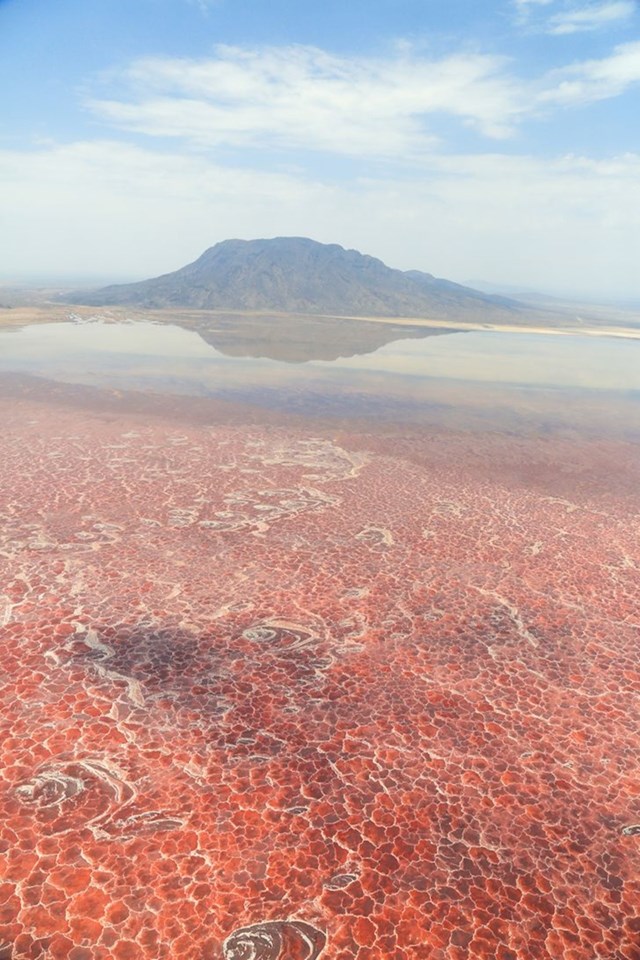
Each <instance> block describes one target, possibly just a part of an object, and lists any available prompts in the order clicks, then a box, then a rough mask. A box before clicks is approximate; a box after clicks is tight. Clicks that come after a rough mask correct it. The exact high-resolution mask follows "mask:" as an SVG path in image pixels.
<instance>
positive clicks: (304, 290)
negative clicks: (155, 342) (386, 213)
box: [60, 237, 525, 321]
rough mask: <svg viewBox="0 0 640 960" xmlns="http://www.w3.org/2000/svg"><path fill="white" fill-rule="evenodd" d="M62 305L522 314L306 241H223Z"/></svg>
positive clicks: (456, 287) (495, 299) (465, 290)
mask: <svg viewBox="0 0 640 960" xmlns="http://www.w3.org/2000/svg"><path fill="white" fill-rule="evenodd" d="M60 299H62V300H64V301H65V302H75V303H84V304H87V305H90V306H109V305H127V304H130V305H135V306H140V307H148V308H154V309H158V308H160V309H163V308H171V307H174V308H177V307H190V308H192V309H202V310H247V311H259V310H276V311H283V312H288V313H304V314H309V315H314V314H318V315H332V316H340V315H343V316H345V315H350V316H382V317H403V316H404V317H420V316H428V317H432V318H434V319H435V318H440V319H453V318H458V319H461V318H462V317H464V316H468V317H469V318H474V319H483V318H484V317H486V318H487V319H489V318H490V317H491V318H495V317H496V316H498V317H501V318H502V319H505V318H506V319H510V320H511V321H513V320H514V319H516V318H517V317H518V315H519V314H520V312H521V311H522V310H523V309H525V308H524V305H523V304H519V303H518V302H517V301H512V300H509V299H507V298H506V297H500V296H493V295H490V294H486V293H482V292H481V291H478V290H473V289H472V288H470V287H464V286H462V285H461V284H456V283H453V282H452V281H450V280H441V279H438V278H436V277H434V276H433V275H432V274H429V273H425V272H422V271H419V270H408V271H402V270H396V269H394V268H392V267H388V266H387V265H386V264H385V263H383V261H382V260H379V259H378V258H376V257H372V256H370V255H368V254H362V253H360V252H359V251H357V250H349V249H345V248H344V247H342V246H340V245H339V244H324V243H319V242H318V241H315V240H311V239H309V238H307V237H274V238H272V239H258V240H238V239H231V240H223V241H221V242H220V243H217V244H215V245H214V246H212V247H209V248H208V249H207V250H205V251H204V253H202V254H201V256H200V257H198V258H197V259H196V260H194V261H193V262H192V263H189V264H187V265H186V266H184V267H181V268H180V269H178V270H175V271H173V272H171V273H166V274H162V275H161V276H158V277H153V278H151V279H149V280H141V281H139V282H137V283H126V284H114V285H111V286H108V287H103V288H101V289H98V290H94V291H89V292H86V291H76V292H74V293H72V294H67V295H66V296H65V297H61V298H60Z"/></svg>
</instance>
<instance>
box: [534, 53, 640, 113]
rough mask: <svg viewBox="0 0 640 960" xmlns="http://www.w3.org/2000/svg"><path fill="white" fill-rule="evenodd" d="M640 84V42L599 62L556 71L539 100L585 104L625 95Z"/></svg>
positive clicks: (594, 61) (548, 80)
mask: <svg viewBox="0 0 640 960" xmlns="http://www.w3.org/2000/svg"><path fill="white" fill-rule="evenodd" d="M638 82H640V40H635V41H632V42H631V43H623V44H621V45H620V46H618V47H615V49H614V51H613V53H612V54H611V55H610V56H608V57H603V58H602V59H600V60H584V61H582V62H581V63H576V64H573V65H572V66H570V67H564V68H562V69H561V70H556V71H553V72H552V73H551V74H549V76H548V77H547V83H548V87H547V89H546V90H544V91H543V93H542V94H540V96H539V98H538V99H539V101H540V102H541V103H548V104H552V103H555V104H561V105H565V106H566V105H571V104H584V103H592V102H595V101H597V100H606V99H608V98H610V97H616V96H619V95H620V94H622V93H624V92H625V91H626V90H628V89H629V88H630V87H632V86H634V85H635V84H637V83H638Z"/></svg>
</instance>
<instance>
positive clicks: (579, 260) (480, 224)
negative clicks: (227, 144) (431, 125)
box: [0, 141, 640, 296]
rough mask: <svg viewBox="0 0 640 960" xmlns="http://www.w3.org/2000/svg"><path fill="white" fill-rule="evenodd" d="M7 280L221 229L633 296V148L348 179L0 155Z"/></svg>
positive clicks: (143, 267) (176, 163)
mask: <svg viewBox="0 0 640 960" xmlns="http://www.w3.org/2000/svg"><path fill="white" fill-rule="evenodd" d="M0 206H1V207H2V209H3V217H4V228H5V231H6V233H7V235H8V236H11V238H12V243H11V247H10V249H8V250H7V252H6V253H5V256H4V257H3V272H4V273H5V276H8V275H9V274H10V273H11V272H12V271H17V270H18V269H20V265H24V264H25V263H28V264H29V265H30V269H31V270H32V271H33V272H34V273H42V274H48V275H52V274H55V273H59V274H67V275H68V274H72V273H73V274H76V275H78V274H80V273H82V272H84V273H86V274H92V275H94V276H95V275H97V274H103V275H106V274H112V275H118V276H124V275H127V276H132V277H144V276H151V275H155V274H158V273H162V272H165V271H168V270H172V269H174V268H176V267H178V266H180V265H181V264H183V263H186V262H187V261H189V260H191V259H194V258H195V257H196V256H198V255H199V254H200V253H201V252H202V250H203V249H205V248H206V247H207V246H210V245H211V244H213V243H215V242H217V241H219V240H222V239H224V238H226V237H237V236H239V237H245V238H251V237H256V236H275V235H306V236H312V237H314V238H316V239H318V240H321V241H325V242H338V243H342V244H344V245H345V246H352V247H356V248H357V249H360V250H363V251H364V252H368V253H372V254H374V255H377V256H380V257H381V258H382V259H384V260H386V261H387V262H388V263H390V264H391V265H393V266H398V267H404V268H407V269H408V268H419V269H424V270H428V271H430V272H432V273H435V274H437V275H440V276H445V277H450V278H451V279H455V280H461V281H463V282H464V281H465V280H466V279H467V278H468V277H482V276H484V277H487V278H489V279H495V280H498V281H503V282H505V283H514V284H518V285H522V286H526V287H529V288H535V287H538V288H542V289H548V288H553V289H557V290H565V291H572V292H575V291H579V290H582V291H584V292H585V293H590V292H592V293H594V294H597V295H603V294H607V293H608V294H609V295H610V296H614V295H616V294H617V295H620V296H623V295H629V296H631V295H633V294H634V293H635V295H638V285H637V253H636V251H637V250H638V249H639V248H640V223H639V222H638V219H637V216H636V210H637V209H638V208H639V206H640V157H639V156H637V155H629V156H621V157H616V158H611V159H609V160H607V161H593V160H590V159H589V158H579V157H565V158H559V159H558V160H556V161H555V162H546V161H539V160H536V159H534V158H531V157H512V156H506V155H500V154H489V155H481V156H446V157H444V156H443V157H434V158H431V159H430V160H429V161H428V162H427V163H425V165H424V168H423V169H422V171H421V173H420V176H416V177H415V178H413V179H411V180H406V179H403V180H400V179H394V178H393V177H389V178H388V179H366V180H365V179H360V180H357V181H353V182H350V183H348V184H345V185H341V186H338V185H335V184H327V183H323V182H320V181H318V180H315V181H309V180H304V179H302V178H301V177H296V176H292V175H276V174H265V173H264V172H262V171H256V170H246V169H245V170H241V169H232V168H225V167H220V166H219V165H217V164H215V163H212V162H211V161H210V160H207V159H206V158H204V157H196V156H186V155H180V154H178V153H157V152H151V151H149V150H145V149H141V148H138V147H132V146H127V145H123V144H121V143H115V142H109V141H104V142H100V143H75V144H69V145H65V146H51V147H47V148H44V147H43V148H41V149H39V150H38V151H32V152H28V151H25V152H18V151H16V152H12V151H0Z"/></svg>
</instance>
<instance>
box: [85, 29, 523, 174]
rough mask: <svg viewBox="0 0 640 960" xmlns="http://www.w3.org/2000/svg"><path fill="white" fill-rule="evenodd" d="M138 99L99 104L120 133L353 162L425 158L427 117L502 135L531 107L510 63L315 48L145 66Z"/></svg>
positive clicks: (429, 143)
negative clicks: (304, 152) (347, 54)
mask: <svg viewBox="0 0 640 960" xmlns="http://www.w3.org/2000/svg"><path fill="white" fill-rule="evenodd" d="M128 79H129V81H130V83H131V86H132V92H131V93H130V94H129V95H127V96H125V97H120V98H111V99H94V100H93V101H91V102H90V104H89V106H90V107H91V109H92V110H93V111H95V112H96V113H97V114H99V115H100V116H102V117H103V118H104V119H106V120H107V121H109V122H110V123H112V124H115V125H117V126H119V127H121V128H124V129H127V130H131V131H136V132H142V133H145V134H150V135H154V136H163V137H174V136H175V137H181V138H184V139H186V140H188V141H191V142H192V143H194V144H197V145H200V146H202V145H205V146H208V147H211V146H214V147H215V146H221V145H231V146H234V147H251V146H256V145H260V146H270V147H274V148H284V149H291V148H294V149H309V150H322V151H330V152H333V153H335V154H341V155H346V156H354V155H362V154H363V153H367V154H369V155H372V156H378V157H399V156H403V155H407V154H412V155H415V154H420V153H423V152H425V151H428V150H429V149H432V148H433V146H434V143H435V141H434V137H433V135H432V133H431V132H430V130H429V128H428V126H427V125H426V123H425V118H428V117H429V116H436V115H438V114H446V115H448V116H453V117H455V118H458V119H459V120H461V121H462V122H463V123H465V124H468V125H470V126H473V127H475V128H477V129H478V130H479V131H481V132H482V133H483V134H484V135H486V136H488V137H493V138H500V137H504V136H507V135H508V134H509V133H510V132H511V130H512V128H513V124H514V122H515V121H516V119H517V117H518V115H519V112H520V111H521V109H522V102H523V101H522V97H521V94H520V87H519V84H518V82H517V81H515V80H514V78H513V77H510V76H509V75H508V74H507V73H506V71H505V60H504V58H501V57H496V56H491V55H483V54H474V53H469V54H458V55H455V56H450V57H447V58H445V59H440V60H426V59H424V58H420V57H416V56H412V55H411V53H410V52H400V53H398V54H396V55H394V56H393V57H388V58H378V59H375V58H365V57H359V58H342V57H338V56H334V55H331V54H328V53H326V52H324V51H322V50H319V49H317V48H314V47H300V46H290V47H281V48H267V49H258V50H251V49H248V50H247V49H241V48H238V47H225V46H223V47H219V48H217V51H216V56H215V57H214V58H212V59H210V60H200V61H194V60H174V59H146V60H140V61H138V62H136V63H134V65H133V66H132V68H131V69H130V70H129V71H128Z"/></svg>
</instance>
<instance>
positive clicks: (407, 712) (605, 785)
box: [0, 400, 640, 960]
mask: <svg viewBox="0 0 640 960" xmlns="http://www.w3.org/2000/svg"><path fill="white" fill-rule="evenodd" d="M0 443H1V445H2V457H1V458H0V462H1V465H0V514H1V518H2V521H1V535H2V542H1V543H0V585H1V586H0V623H1V624H2V627H1V628H0V630H1V639H2V657H3V672H2V675H1V676H0V688H1V690H2V705H3V709H2V715H1V720H0V743H2V748H1V749H2V765H1V768H0V851H1V852H2V859H1V860H0V864H1V870H2V876H1V878H0V956H3V957H4V956H5V955H6V956H8V955H9V954H8V951H9V949H10V948H11V949H12V955H13V957H14V958H15V960H18V958H31V957H34V958H37V957H51V958H54V960H57V958H60V960H62V958H64V960H96V958H104V960H138V958H140V960H144V958H150V960H151V958H154V960H156V958H163V957H166V958H168V957H176V956H179V957H181V958H184V960H192V958H193V960H207V958H210V960H213V958H216V957H226V958H227V960H246V958H247V957H250V956H253V957H256V958H258V957H268V958H280V960H309V958H314V957H322V960H330V958H331V960H353V958H357V960H377V958H392V960H404V958H406V960H413V958H415V960H463V958H492V960H493V958H498V960H541V958H553V960H556V958H563V960H594V958H603V960H618V958H625V960H638V958H639V957H640V948H639V946H638V943H639V938H640V921H639V919H638V915H639V907H640V882H639V879H638V878H639V877H640V831H634V830H633V829H627V831H626V832H623V831H624V829H625V828H632V827H633V826H634V825H636V824H640V780H639V779H638V773H637V744H638V735H639V733H640V730H639V727H640V720H639V718H640V710H639V709H638V708H639V706H640V705H639V703H638V700H639V697H640V669H639V668H638V663H637V659H638V625H639V623H640V609H639V606H640V592H639V590H638V568H639V565H640V546H639V544H640V537H639V532H640V531H639V529H638V527H639V519H638V518H639V514H640V509H639V508H640V496H639V495H638V494H637V493H636V491H637V490H638V489H640V487H639V486H638V483H637V481H638V457H637V449H636V448H634V447H633V446H631V445H628V444H623V443H621V442H620V443H618V442H616V443H614V442H608V443H607V442H600V441H581V440H578V439H568V438H565V439H561V438H553V437H551V438H546V439H544V440H542V439H540V440H535V439H530V440H527V441H525V440H518V439H516V438H512V437H504V436H499V435H497V434H496V435H491V436H489V435H485V436H478V435H476V436H471V435H463V434H457V435H456V434H448V435H436V434H433V435H431V436H426V435H422V436H421V435H419V434H414V435H412V436H411V437H409V436H400V435H389V436H376V435H375V434H373V435H369V436H364V435H362V434H356V433H354V432H352V433H349V432H343V433H342V434H341V435H340V436H338V437H336V436H331V435H330V434H329V433H328V431H326V430H325V431H322V430H319V431H318V432H317V433H315V434H313V435H310V434H309V432H308V431H307V432H305V430H304V429H303V427H301V426H300V427H297V428H295V429H294V428H291V427H288V428H286V429H285V428H284V427H279V426H278V425H277V424H263V425H262V426H247V425H243V424H227V425H224V424H223V425H218V426H216V427H212V426H207V425H206V424H199V425H198V424H196V425H190V424H188V423H180V424H178V423H176V422H172V421H170V420H167V419H162V418H161V417H158V418H156V419H148V418H142V417H141V416H135V415H126V414H124V413H120V414H117V415H115V414H114V415H109V416H107V415H101V414H100V413H99V412H95V411H94V412H93V413H91V412H87V411H85V412H82V411H79V410H73V409H62V408H54V407H49V408H48V407H47V406H45V405H43V404H40V403H36V402H31V401H29V400H17V401H15V402H11V401H9V400H6V401H5V402H4V410H3V418H2V423H1V424H0ZM3 951H4V952H3Z"/></svg>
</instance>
